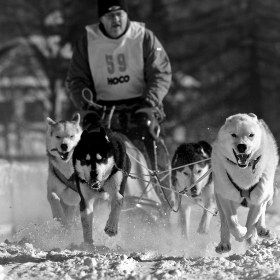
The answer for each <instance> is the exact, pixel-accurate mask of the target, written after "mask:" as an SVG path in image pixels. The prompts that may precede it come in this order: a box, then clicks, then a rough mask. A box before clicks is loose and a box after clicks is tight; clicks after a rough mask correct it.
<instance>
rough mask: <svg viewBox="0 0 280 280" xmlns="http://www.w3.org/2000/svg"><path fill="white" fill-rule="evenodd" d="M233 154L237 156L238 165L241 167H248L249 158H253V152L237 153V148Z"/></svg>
mask: <svg viewBox="0 0 280 280" xmlns="http://www.w3.org/2000/svg"><path fill="white" fill-rule="evenodd" d="M233 154H234V156H235V158H236V162H237V165H238V166H239V167H240V168H246V167H247V166H248V165H249V160H250V158H251V154H252V153H250V154H245V153H240V154H237V153H236V152H235V150H234V149H233Z"/></svg>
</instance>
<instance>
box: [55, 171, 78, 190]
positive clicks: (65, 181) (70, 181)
mask: <svg viewBox="0 0 280 280" xmlns="http://www.w3.org/2000/svg"><path fill="white" fill-rule="evenodd" d="M52 171H53V173H54V175H55V176H56V178H57V179H58V180H59V181H60V182H61V183H63V184H64V185H66V186H67V187H68V188H70V189H72V190H73V191H75V192H78V189H77V186H76V183H75V174H74V173H73V174H72V175H71V176H70V178H69V179H67V178H66V177H65V176H64V175H63V174H62V173H61V172H60V171H59V170H58V169H57V168H56V167H54V166H52Z"/></svg>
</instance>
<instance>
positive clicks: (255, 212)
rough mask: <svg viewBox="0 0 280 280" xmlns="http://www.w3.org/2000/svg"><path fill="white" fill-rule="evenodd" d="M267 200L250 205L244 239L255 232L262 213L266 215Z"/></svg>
mask: <svg viewBox="0 0 280 280" xmlns="http://www.w3.org/2000/svg"><path fill="white" fill-rule="evenodd" d="M266 205H267V202H264V203H262V204H259V205H250V209H249V213H248V217H247V222H246V227H247V233H246V235H245V236H244V239H248V238H250V237H251V235H252V234H253V232H254V230H255V229H256V226H257V222H258V221H259V219H260V218H261V216H262V215H265V210H266Z"/></svg>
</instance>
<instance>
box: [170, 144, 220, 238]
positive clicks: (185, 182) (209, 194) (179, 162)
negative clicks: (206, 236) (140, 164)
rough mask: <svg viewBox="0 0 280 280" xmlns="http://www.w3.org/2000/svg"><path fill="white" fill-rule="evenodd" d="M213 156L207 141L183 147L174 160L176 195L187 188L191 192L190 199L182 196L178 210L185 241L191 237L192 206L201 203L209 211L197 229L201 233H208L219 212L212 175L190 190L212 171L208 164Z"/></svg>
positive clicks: (204, 213) (181, 146)
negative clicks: (214, 214) (217, 211)
mask: <svg viewBox="0 0 280 280" xmlns="http://www.w3.org/2000/svg"><path fill="white" fill-rule="evenodd" d="M211 152H212V147H211V145H210V144H209V143H208V142H206V141H199V142H198V143H183V144H181V145H180V146H179V147H178V148H177V150H176V151H175V153H174V156H173V159H172V169H174V170H173V171H172V181H173V186H174V187H175V188H176V190H177V191H182V190H183V189H185V188H186V189H188V192H187V195H188V197H186V196H182V198H181V207H180V209H179V226H180V227H181V233H182V235H183V236H185V237H186V238H188V237H189V231H190V214H191V207H192V206H193V205H195V204H196V203H199V204H201V203H202V204H203V206H204V207H205V208H206V209H207V210H209V211H207V210H204V212H203V215H202V218H201V221H200V224H199V227H198V233H207V232H208V230H209V224H210V221H211V218H212V216H213V215H212V213H215V212H216V203H215V195H214V186H213V181H212V176H211V174H210V175H207V176H206V177H205V178H204V179H203V180H202V181H200V182H198V183H197V184H195V185H194V186H193V187H192V188H190V187H191V185H193V184H194V183H195V182H196V181H197V180H198V179H199V178H200V177H201V176H203V175H204V174H205V173H206V172H207V171H208V170H209V169H210V168H211V163H210V160H206V159H209V158H210V157H211ZM204 160H206V161H204ZM196 162H198V163H196ZM192 163H195V164H192ZM190 164H191V165H190ZM178 167H181V168H178ZM176 168H178V169H176Z"/></svg>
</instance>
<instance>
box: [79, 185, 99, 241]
mask: <svg viewBox="0 0 280 280" xmlns="http://www.w3.org/2000/svg"><path fill="white" fill-rule="evenodd" d="M80 190H81V194H82V196H81V201H80V213H81V222H82V227H83V236H84V242H85V243H88V244H93V239H92V232H93V218H94V215H93V205H94V201H95V197H96V195H98V192H96V191H93V190H91V189H90V188H89V187H88V186H87V185H84V184H80Z"/></svg>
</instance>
